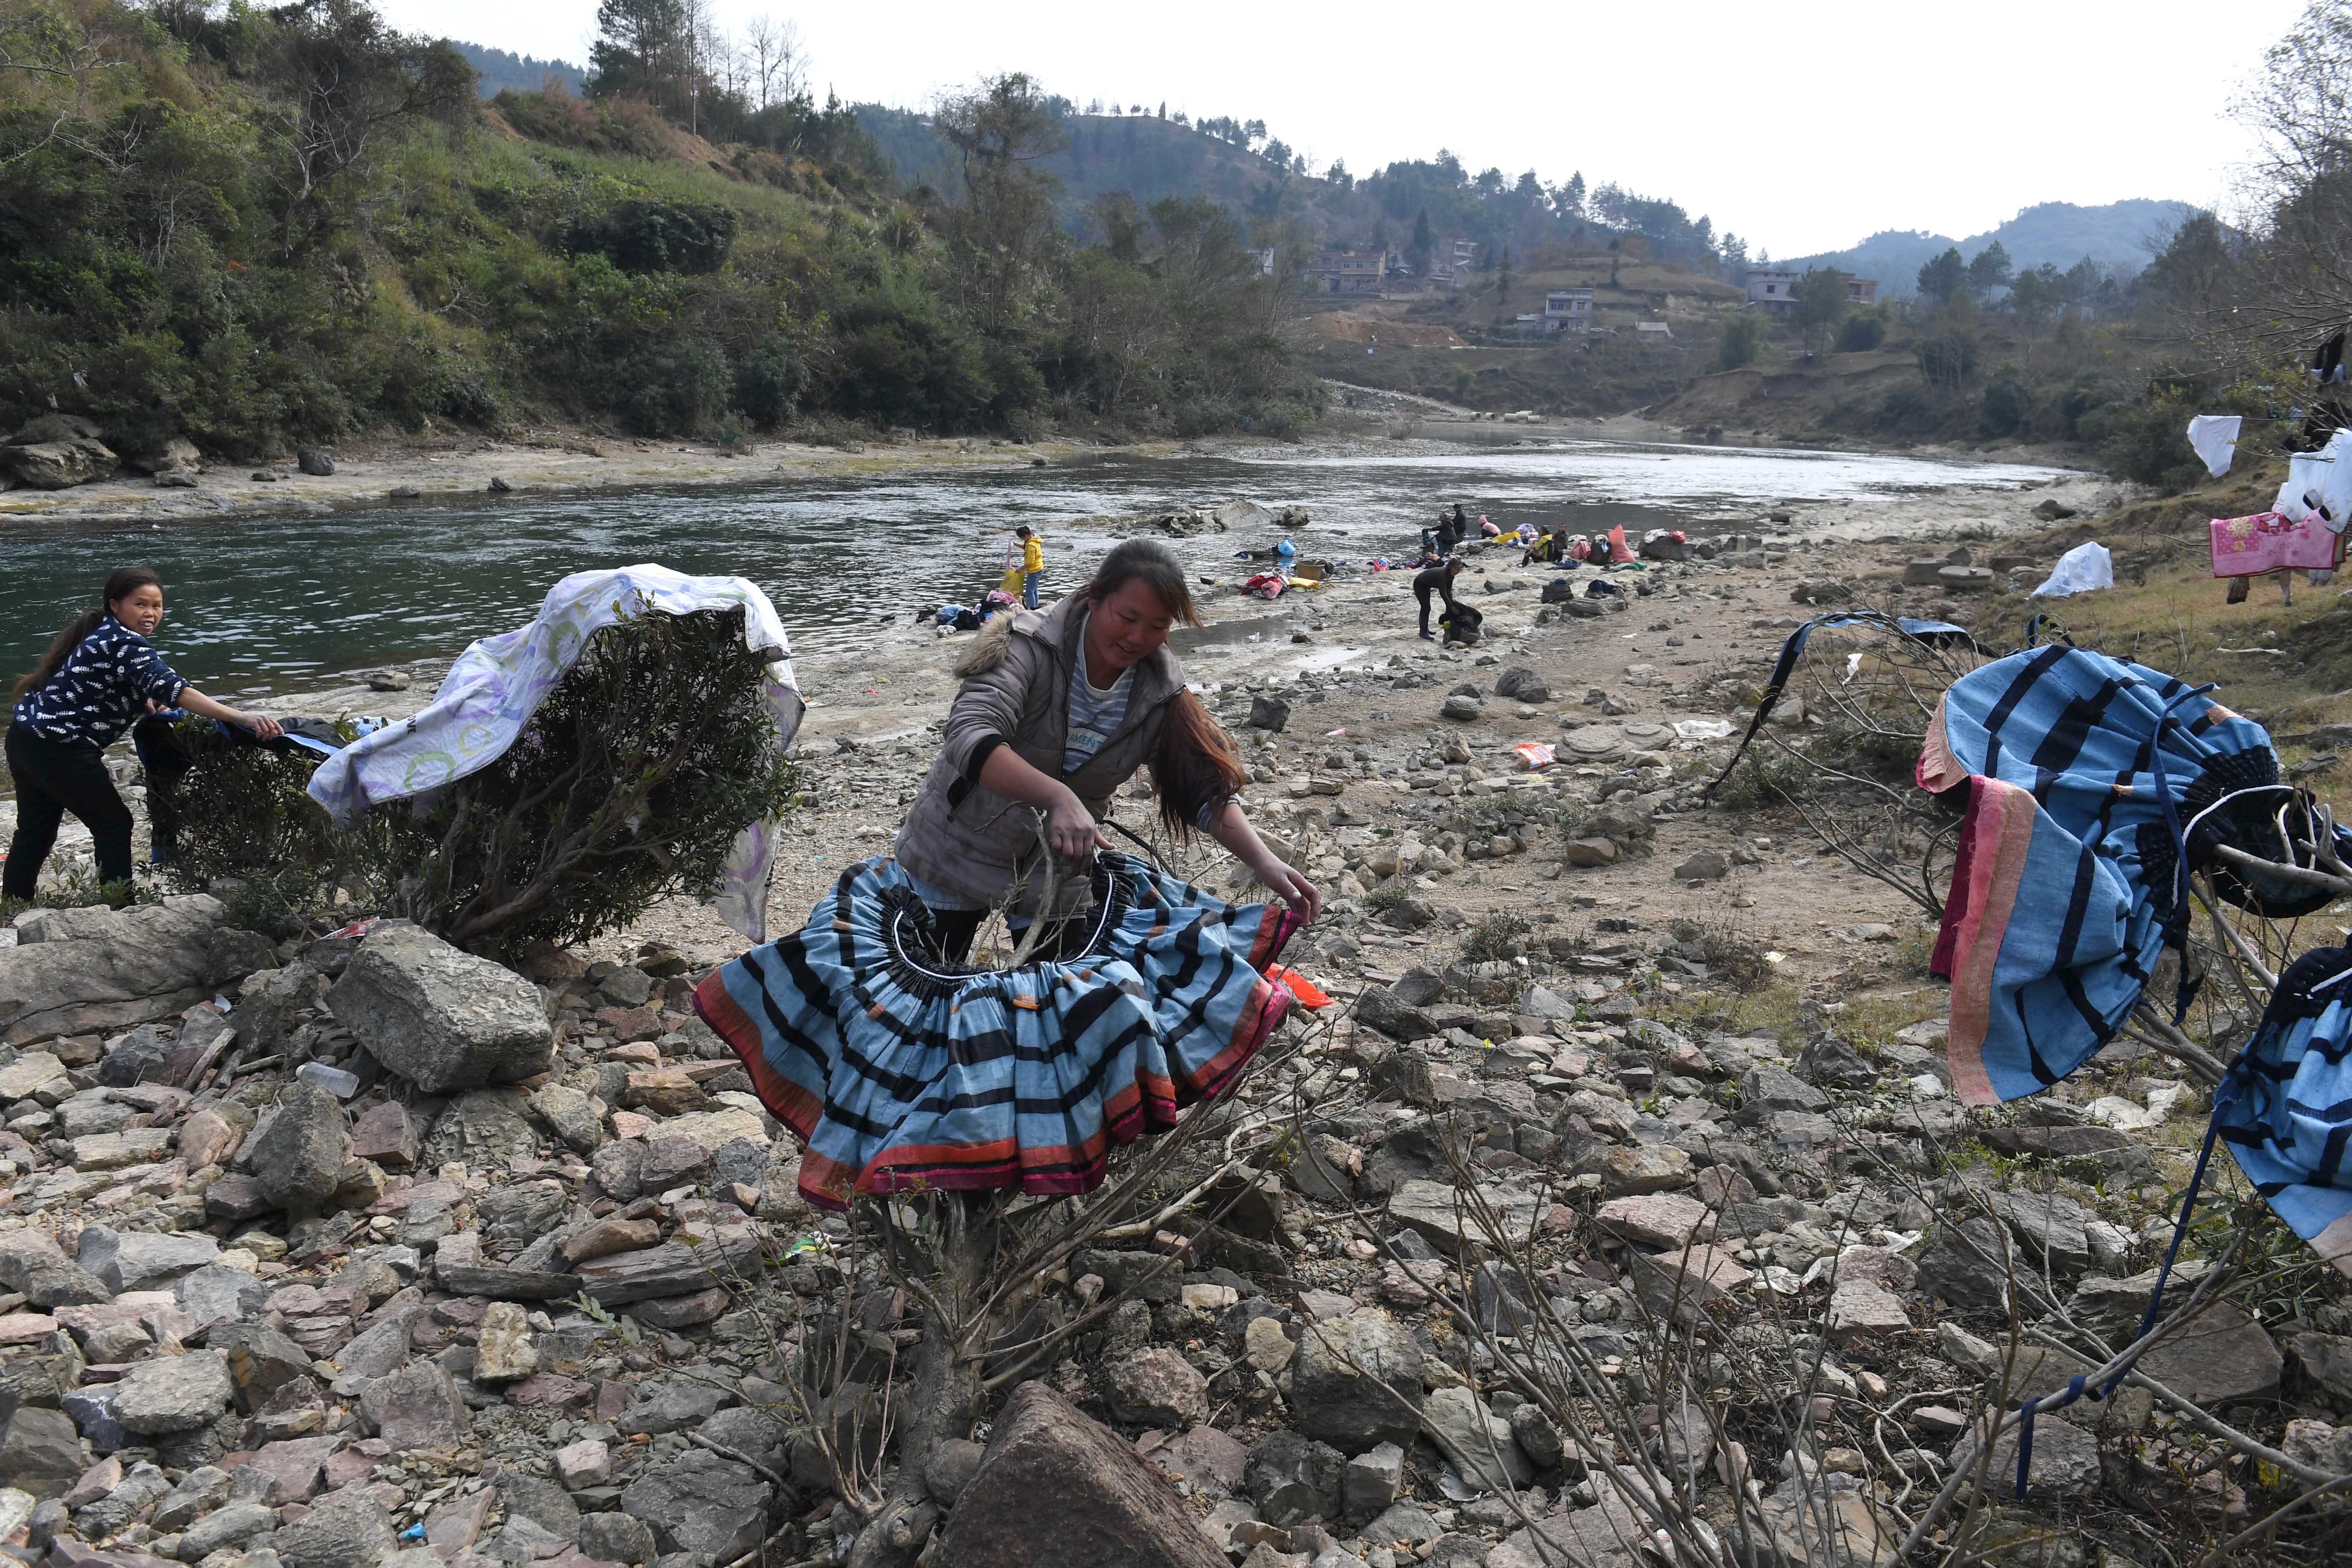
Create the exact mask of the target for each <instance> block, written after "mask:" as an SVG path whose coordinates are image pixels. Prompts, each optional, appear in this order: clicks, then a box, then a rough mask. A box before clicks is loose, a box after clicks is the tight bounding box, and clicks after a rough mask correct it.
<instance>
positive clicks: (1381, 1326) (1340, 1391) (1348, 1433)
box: [1290, 1309, 1422, 1455]
mask: <svg viewBox="0 0 2352 1568" xmlns="http://www.w3.org/2000/svg"><path fill="white" fill-rule="evenodd" d="M1421 1405H1422V1384H1421V1347H1420V1346H1419V1345H1417V1344H1415V1343H1414V1342H1413V1340H1412V1335H1411V1334H1410V1333H1408V1332H1406V1331H1404V1329H1402V1327H1400V1326H1399V1325H1398V1324H1397V1322H1396V1321H1394V1320H1393V1319H1391V1317H1390V1316H1389V1315H1388V1314H1387V1313H1385V1312H1382V1311H1380V1310H1371V1309H1368V1310H1363V1311H1359V1312H1350V1313H1349V1314H1348V1315H1347V1316H1346V1317H1344V1318H1338V1319H1334V1320H1333V1321H1329V1322H1327V1323H1318V1324H1315V1325H1314V1326H1313V1327H1311V1328H1309V1329H1307V1331H1305V1332H1304V1333H1302V1334H1300V1335H1299V1337H1298V1350H1297V1354H1296V1355H1294V1356H1293V1357H1292V1358H1291V1363H1290V1408H1291V1411H1292V1413H1293V1414H1294V1415H1297V1418H1298V1427H1299V1430H1300V1431H1302V1432H1305V1433H1306V1434H1307V1436H1310V1437H1318V1438H1321V1439H1322V1440H1323V1441H1324V1442H1327V1443H1328V1444H1330V1445H1331V1446H1332V1447H1335V1448H1337V1449H1339V1451H1340V1452H1341V1453H1343V1454H1351V1455H1352V1454H1360V1453H1362V1452H1363V1451H1364V1450H1365V1449H1367V1448H1370V1447H1374V1446H1376V1445H1378V1444H1381V1443H1395V1444H1398V1445H1400V1446H1402V1445H1403V1444H1407V1443H1410V1442H1412V1439H1413V1434H1414V1433H1415V1432H1417V1431H1418V1430H1419V1429H1420V1426H1421Z"/></svg>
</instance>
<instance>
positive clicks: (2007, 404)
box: [1977, 364, 2033, 440]
mask: <svg viewBox="0 0 2352 1568" xmlns="http://www.w3.org/2000/svg"><path fill="white" fill-rule="evenodd" d="M2032 416H2033V389H2032V387H2029V386H2027V385H2026V384H2025V376H2024V374H2023V373H2022V372H2021V371H2020V370H2019V369H2018V368H2017V367H2016V366H2015V365H2013V364H2005V365H2002V366H2001V367H2000V369H1998V370H1996V371H1994V372H1993V373H1992V375H1991V376H1990V378H1989V379H1988V380H1987V381H1986V382H1985V389H1984V401H1983V403H1982V405H1980V406H1979V413H1978V416H1977V434H1978V435H1979V436H1981V437H1985V438H1986V439H1987V440H1991V439H1994V438H1995V437H2002V436H2014V435H2017V434H2018V433H2019V432H2021V430H2023V429H2024V428H2025V424H2026V421H2027V420H2029V419H2031V418H2032Z"/></svg>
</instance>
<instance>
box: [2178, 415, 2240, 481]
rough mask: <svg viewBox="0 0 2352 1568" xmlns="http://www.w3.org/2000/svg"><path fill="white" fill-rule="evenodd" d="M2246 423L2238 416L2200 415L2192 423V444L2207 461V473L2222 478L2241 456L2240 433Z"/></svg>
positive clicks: (2198, 454) (2199, 455) (2190, 429)
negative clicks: (2231, 462)
mask: <svg viewBox="0 0 2352 1568" xmlns="http://www.w3.org/2000/svg"><path fill="white" fill-rule="evenodd" d="M2244 423H2245V420H2244V417H2243V416H2241V415H2236V414H2200V415H2199V416H2197V417H2196V418H2194V419H2191V420H2190V421H2189V445H2190V446H2191V447H2195V448H2196V449H2197V456H2198V457H2199V458H2202V459H2203V460H2204V464H2205V471H2206V472H2207V473H2209V474H2210V475H2212V476H2213V477H2214V478H2215V479H2220V478H2221V476H2222V475H2223V474H2226V473H2228V472H2229V471H2230V461H2231V458H2235V457H2236V456H2237V455H2238V430H2239V427H2240V426H2242V425H2243V424H2244Z"/></svg>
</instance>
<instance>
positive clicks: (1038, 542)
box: [1013, 523, 1045, 610]
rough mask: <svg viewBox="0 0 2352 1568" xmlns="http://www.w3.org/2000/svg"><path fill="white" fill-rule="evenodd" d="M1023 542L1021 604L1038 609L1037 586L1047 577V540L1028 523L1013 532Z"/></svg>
mask: <svg viewBox="0 0 2352 1568" xmlns="http://www.w3.org/2000/svg"><path fill="white" fill-rule="evenodd" d="M1013 535H1014V537H1016V538H1018V539H1019V540H1020V541H1021V603H1022V605H1023V606H1024V608H1027V609H1032V610H1034V609H1035V608H1036V607H1037V584H1039V583H1040V582H1041V581H1043V580H1044V578H1045V536H1044V535H1043V534H1040V533H1038V532H1036V531H1034V530H1033V529H1031V528H1030V527H1029V526H1028V525H1027V524H1026V523H1024V524H1023V525H1022V526H1021V527H1019V528H1016V529H1014V530H1013Z"/></svg>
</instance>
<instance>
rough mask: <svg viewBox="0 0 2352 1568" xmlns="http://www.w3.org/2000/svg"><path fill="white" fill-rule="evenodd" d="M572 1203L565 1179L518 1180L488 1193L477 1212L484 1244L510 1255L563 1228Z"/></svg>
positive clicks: (499, 1254)
mask: <svg viewBox="0 0 2352 1568" xmlns="http://www.w3.org/2000/svg"><path fill="white" fill-rule="evenodd" d="M570 1206H571V1205H570V1199H569V1194H566V1193H565V1191H564V1187H563V1184H562V1182H549V1181H542V1182H518V1183H516V1184H513V1185H512V1186H506V1187H497V1188H493V1189H492V1190H491V1191H489V1192H487V1193H484V1194H482V1195H481V1197H480V1198H479V1199H478V1200H477V1202H476V1203H475V1205H474V1212H475V1214H476V1215H477V1216H478V1218H479V1220H480V1222H481V1231H482V1245H483V1246H484V1247H487V1248H488V1250H489V1251H490V1253H491V1254H492V1255H493V1256H494V1257H501V1258H510V1257H512V1256H513V1255H514V1254H516V1253H518V1252H520V1251H521V1250H522V1249H523V1248H524V1247H529V1246H530V1244H531V1243H532V1242H534V1241H536V1240H538V1239H539V1238H540V1237H543V1236H550V1235H552V1234H553V1233H554V1232H555V1231H556V1230H558V1229H560V1228H561V1227H562V1222H563V1216H564V1214H565V1212H566V1211H567V1210H568V1209H569V1208H570Z"/></svg>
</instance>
